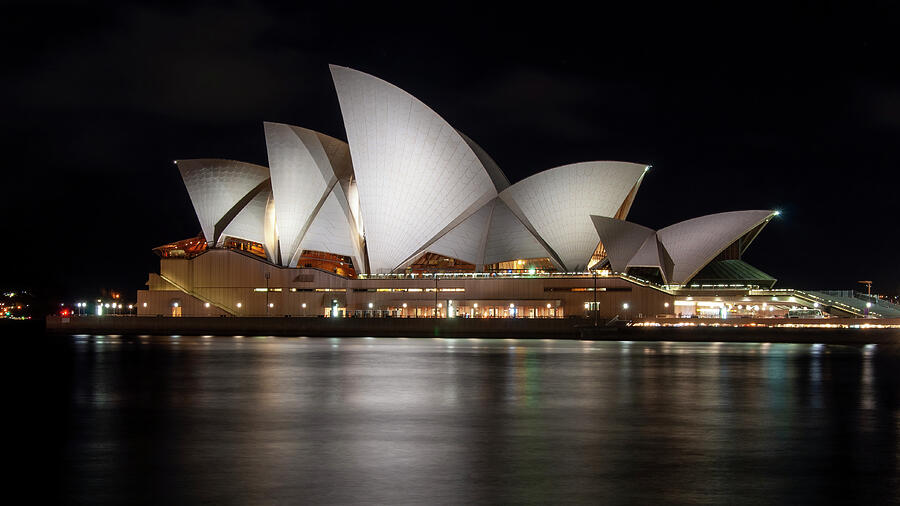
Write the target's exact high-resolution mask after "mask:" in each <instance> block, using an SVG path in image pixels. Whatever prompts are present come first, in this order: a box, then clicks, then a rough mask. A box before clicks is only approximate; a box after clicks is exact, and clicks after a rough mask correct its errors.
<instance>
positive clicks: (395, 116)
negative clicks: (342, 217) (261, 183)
mask: <svg viewBox="0 0 900 506" xmlns="http://www.w3.org/2000/svg"><path fill="white" fill-rule="evenodd" d="M331 74H332V77H333V79H334V85H335V89H336V91H337V95H338V101H339V103H340V106H341V113H342V115H343V119H344V127H345V129H346V131H347V139H348V140H349V143H350V151H351V153H352V157H353V169H354V173H355V177H356V181H357V185H358V189H359V204H360V212H361V214H362V216H363V218H364V222H365V230H366V245H367V250H368V258H369V266H370V269H371V270H372V272H374V273H384V272H390V271H392V270H394V269H395V268H397V267H398V266H400V265H401V264H402V263H403V262H404V261H406V260H408V259H409V257H411V256H412V255H413V254H415V253H416V252H417V251H419V250H420V249H421V248H422V247H424V246H425V245H427V244H428V243H429V242H430V241H433V240H435V239H436V238H439V237H440V236H441V235H442V234H444V233H446V232H447V230H448V227H449V226H451V225H452V224H454V222H457V221H461V220H463V219H465V218H467V217H468V215H469V214H471V213H474V212H475V211H477V210H478V209H479V208H480V207H481V206H482V205H483V204H484V203H486V202H487V201H488V200H490V198H492V197H494V196H496V194H497V192H496V189H495V187H494V184H493V182H492V180H491V177H490V175H489V174H488V172H487V170H486V169H485V167H484V165H483V164H482V162H481V160H480V159H479V157H478V156H477V155H476V153H475V152H474V151H473V150H472V148H471V146H470V145H469V143H468V142H466V140H465V139H464V138H463V137H462V136H461V135H460V134H459V133H458V132H457V131H456V130H455V129H454V128H453V127H451V126H450V125H449V124H448V123H447V122H446V121H444V119H443V118H441V117H440V116H438V114H437V113H435V112H434V111H433V110H431V109H430V108H429V107H428V106H426V105H425V104H423V103H422V102H420V101H419V100H418V99H416V98H415V97H413V96H412V95H410V94H409V93H407V92H405V91H403V90H401V89H400V88H398V87H396V86H394V85H392V84H390V83H387V82H385V81H383V80H381V79H378V78H376V77H374V76H371V75H369V74H365V73H363V72H359V71H356V70H352V69H348V68H345V67H338V66H334V65H332V66H331ZM276 198H277V196H276Z"/></svg>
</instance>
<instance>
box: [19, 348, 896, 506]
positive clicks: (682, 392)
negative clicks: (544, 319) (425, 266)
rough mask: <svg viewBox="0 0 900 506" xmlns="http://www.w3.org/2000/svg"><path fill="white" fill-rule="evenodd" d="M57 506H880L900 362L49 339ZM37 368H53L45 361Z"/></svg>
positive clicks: (48, 395) (887, 484)
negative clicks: (501, 505)
mask: <svg viewBox="0 0 900 506" xmlns="http://www.w3.org/2000/svg"><path fill="white" fill-rule="evenodd" d="M40 343H41V344H40V345H39V346H38V348H39V350H34V351H33V353H40V354H41V366H40V371H34V373H35V374H41V375H42V377H43V378H44V381H43V382H42V383H41V385H42V386H41V387H40V388H41V392H40V396H41V397H42V398H43V399H44V401H43V403H42V406H44V407H43V408H41V411H39V412H38V414H39V416H43V417H47V422H46V423H45V424H44V425H43V427H45V429H44V431H46V432H47V433H46V434H45V438H46V439H45V443H44V444H45V445H46V446H47V451H48V452H49V456H50V460H52V461H54V462H55V464H54V465H52V466H50V467H49V469H52V472H53V473H54V475H55V476H56V479H55V480H54V481H55V484H56V486H55V487H54V492H53V493H54V494H55V495H56V500H57V501H58V502H61V503H80V504H200V503H204V504H217V505H219V504H255V505H257V504H289V503H305V504H361V503H366V504H478V503H482V504H484V503H490V504H494V503H506V504H528V503H543V504H554V503H555V504H560V503H583V504H620V503H630V504H660V503H665V504H687V503H690V504H726V503H727V504H824V503H842V504H884V503H891V502H894V501H896V500H897V498H898V497H900V437H898V436H900V351H898V348H896V347H892V346H888V345H869V346H864V345H861V346H835V345H821V344H766V343H762V344H759V343H753V344H741V343H729V344H725V343H718V344H717V343H667V342H649V343H638V342H588V341H577V340H570V341H557V340H516V339H491V340H486V339H401V338H318V339H314V338H274V337H251V336H244V337H240V336H237V337H235V336H231V337H223V336H217V337H179V336H143V337H137V336H83V335H82V336H47V337H43V338H41V340H40ZM35 362H37V361H35Z"/></svg>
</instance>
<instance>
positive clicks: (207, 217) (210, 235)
mask: <svg viewBox="0 0 900 506" xmlns="http://www.w3.org/2000/svg"><path fill="white" fill-rule="evenodd" d="M176 164H177V165H178V170H179V171H180V172H181V179H182V180H183V181H184V186H185V187H186V188H187V191H188V195H190V197H191V203H193V204H194V211H195V212H196V213H197V218H198V219H199V220H200V228H201V229H202V230H203V235H204V236H205V237H206V240H207V241H209V242H213V241H214V240H215V226H216V223H217V222H218V221H219V220H220V219H222V217H224V216H225V214H226V213H228V211H229V210H231V208H232V207H234V205H235V204H237V203H238V202H239V201H240V200H241V199H242V198H243V197H244V196H245V195H247V193H249V192H250V191H251V190H253V189H254V188H256V187H257V186H258V185H259V184H260V183H262V182H263V181H265V180H266V179H267V178H268V177H269V169H267V168H266V167H263V166H261V165H254V164H252V163H244V162H238V161H234V160H221V159H215V158H204V159H194V160H178V161H177V162H176Z"/></svg>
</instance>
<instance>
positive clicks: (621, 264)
mask: <svg viewBox="0 0 900 506" xmlns="http://www.w3.org/2000/svg"><path fill="white" fill-rule="evenodd" d="M591 219H592V220H593V222H594V228H595V229H596V230H597V235H599V236H600V242H602V243H603V247H604V248H605V249H606V257H607V258H608V259H609V265H610V267H612V269H613V270H614V271H616V272H625V269H626V268H627V267H628V265H629V262H630V261H631V260H632V258H633V257H634V256H635V254H636V253H637V252H638V250H640V249H641V246H642V245H643V244H644V243H645V241H646V242H649V241H650V239H652V241H653V242H656V231H655V230H653V229H652V228H647V227H645V226H643V225H638V224H637V223H631V222H629V221H624V220H617V219H615V218H607V217H605V216H591Z"/></svg>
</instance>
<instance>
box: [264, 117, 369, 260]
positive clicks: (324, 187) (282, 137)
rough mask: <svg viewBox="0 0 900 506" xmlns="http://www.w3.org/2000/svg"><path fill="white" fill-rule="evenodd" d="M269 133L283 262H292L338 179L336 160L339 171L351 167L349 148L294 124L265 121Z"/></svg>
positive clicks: (268, 139) (335, 140)
mask: <svg viewBox="0 0 900 506" xmlns="http://www.w3.org/2000/svg"><path fill="white" fill-rule="evenodd" d="M265 132H266V148H267V150H268V153H269V167H270V171H271V174H272V190H273V192H274V195H275V221H276V226H277V228H278V238H279V244H280V247H281V261H282V264H283V265H290V264H291V262H292V260H293V259H294V258H295V257H296V256H297V255H298V254H299V248H300V242H301V240H302V239H303V234H304V232H305V231H306V228H307V226H308V225H309V219H310V218H311V217H312V215H313V213H314V212H315V210H316V207H317V206H318V205H319V203H320V202H321V201H322V199H323V198H324V197H325V196H326V194H327V193H326V192H328V191H330V190H331V188H332V186H333V185H334V182H335V180H336V178H337V176H336V174H335V168H334V167H333V166H332V161H333V160H334V161H336V162H337V163H338V166H339V167H338V169H337V171H338V172H341V173H343V172H349V171H350V170H351V169H350V168H349V147H348V146H347V144H346V143H344V142H343V141H340V140H337V139H334V138H331V137H328V136H326V135H323V134H320V133H318V132H315V131H313V130H309V129H306V128H300V127H296V126H292V125H284V124H280V123H265ZM347 177H349V175H348V176H347Z"/></svg>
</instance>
